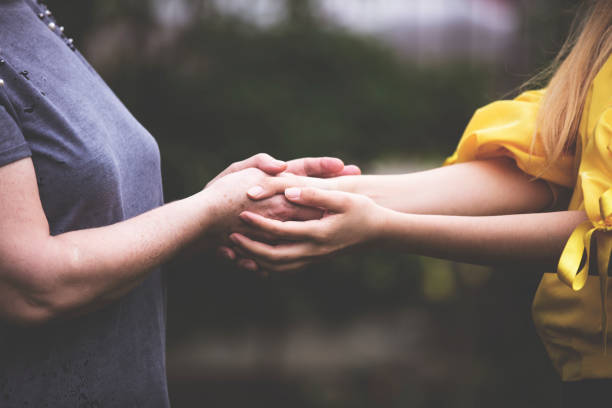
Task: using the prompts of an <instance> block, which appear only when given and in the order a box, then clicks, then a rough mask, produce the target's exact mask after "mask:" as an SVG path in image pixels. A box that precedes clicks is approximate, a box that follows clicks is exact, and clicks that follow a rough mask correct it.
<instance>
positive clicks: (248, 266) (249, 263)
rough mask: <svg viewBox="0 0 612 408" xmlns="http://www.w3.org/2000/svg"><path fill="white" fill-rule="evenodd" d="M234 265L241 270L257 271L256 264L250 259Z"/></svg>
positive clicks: (241, 260)
mask: <svg viewBox="0 0 612 408" xmlns="http://www.w3.org/2000/svg"><path fill="white" fill-rule="evenodd" d="M236 265H238V266H239V267H240V268H242V269H246V270H247V271H252V272H255V271H257V270H258V269H259V267H258V266H257V263H256V262H255V261H253V260H252V259H240V260H239V261H238V262H237V263H236Z"/></svg>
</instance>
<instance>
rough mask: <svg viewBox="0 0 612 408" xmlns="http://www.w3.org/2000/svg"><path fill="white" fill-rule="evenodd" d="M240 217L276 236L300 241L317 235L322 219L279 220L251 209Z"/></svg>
mask: <svg viewBox="0 0 612 408" xmlns="http://www.w3.org/2000/svg"><path fill="white" fill-rule="evenodd" d="M240 219H242V220H243V221H244V222H246V223H247V224H249V225H250V226H252V227H255V228H257V229H259V230H261V231H263V232H265V233H268V234H270V235H272V236H274V237H276V238H280V239H286V240H292V241H298V240H304V239H311V238H315V237H317V236H318V235H317V232H318V231H319V230H320V228H319V225H320V224H319V223H320V222H321V221H320V220H312V221H278V220H273V219H270V218H266V217H262V216H261V215H259V214H255V213H253V212H250V211H244V212H242V213H241V214H240Z"/></svg>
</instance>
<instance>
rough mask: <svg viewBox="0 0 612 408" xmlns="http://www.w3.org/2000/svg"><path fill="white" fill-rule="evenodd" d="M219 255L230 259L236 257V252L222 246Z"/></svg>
mask: <svg viewBox="0 0 612 408" xmlns="http://www.w3.org/2000/svg"><path fill="white" fill-rule="evenodd" d="M219 255H220V256H221V257H223V258H225V259H229V260H230V261H231V260H233V259H234V253H233V252H231V251H230V250H229V249H227V248H220V249H219Z"/></svg>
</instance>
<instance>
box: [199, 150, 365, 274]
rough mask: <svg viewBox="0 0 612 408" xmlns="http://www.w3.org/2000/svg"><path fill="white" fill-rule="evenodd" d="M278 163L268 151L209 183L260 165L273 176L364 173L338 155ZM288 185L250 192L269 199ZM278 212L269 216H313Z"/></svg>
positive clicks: (227, 251) (225, 251)
mask: <svg viewBox="0 0 612 408" xmlns="http://www.w3.org/2000/svg"><path fill="white" fill-rule="evenodd" d="M275 162H278V161H276V160H275V159H273V158H272V157H271V156H269V155H267V154H265V153H260V154H258V155H255V156H253V157H251V158H250V159H247V160H244V161H242V162H237V163H234V164H232V165H231V166H229V167H228V168H227V169H226V170H225V171H223V172H222V173H221V174H220V175H219V176H217V177H216V178H215V179H213V180H212V181H211V182H210V183H209V184H208V185H209V186H210V185H212V184H213V183H214V182H215V181H217V180H218V179H219V178H221V177H223V176H225V175H227V174H230V173H233V172H236V171H240V170H243V169H245V168H248V167H257V168H259V169H260V170H262V171H265V172H266V173H268V174H270V175H275V174H281V172H285V173H284V175H290V174H293V175H296V176H308V177H318V178H333V177H339V176H358V175H360V174H361V169H360V168H359V167H357V166H356V165H347V166H345V165H344V163H343V162H342V160H340V159H338V158H335V157H305V158H300V159H294V160H290V161H288V162H287V163H285V164H286V166H285V167H284V168H283V170H278V169H280V168H281V167H280V166H278V165H277V167H275ZM278 163H282V162H278ZM294 185H298V184H294ZM299 185H301V184H299ZM254 186H257V185H256V184H254ZM286 186H287V185H286V183H283V184H280V183H277V184H273V185H272V184H270V185H268V187H267V188H265V191H264V189H263V188H259V189H258V188H257V187H254V188H253V189H252V190H250V192H253V193H254V194H251V193H249V196H250V197H251V198H252V199H253V200H263V199H267V198H273V196H274V195H275V194H277V193H278V192H281V193H282V192H283V191H284V189H285V187H286ZM277 190H278V191H277ZM259 193H265V194H263V195H262V196H261V197H258V196H257V194H259ZM264 195H265V196H264ZM273 200H274V201H277V202H278V199H277V198H276V199H275V198H273ZM279 204H280V203H279ZM281 206H282V205H281ZM279 215H281V216H280V217H275V216H273V215H272V214H270V215H269V216H270V218H275V219H279V220H282V221H286V220H305V219H310V218H305V215H304V214H298V215H301V216H300V217H295V216H293V217H292V216H290V215H291V211H284V212H283V213H282V214H279ZM317 218H318V217H317ZM218 252H219V254H220V255H221V256H223V257H224V258H226V259H230V260H236V258H237V255H236V251H235V250H234V249H233V248H229V247H225V246H222V247H219V248H218ZM238 263H239V264H241V265H243V266H246V267H248V266H251V267H254V263H253V262H252V261H251V260H247V259H239V260H238ZM250 269H253V268H250Z"/></svg>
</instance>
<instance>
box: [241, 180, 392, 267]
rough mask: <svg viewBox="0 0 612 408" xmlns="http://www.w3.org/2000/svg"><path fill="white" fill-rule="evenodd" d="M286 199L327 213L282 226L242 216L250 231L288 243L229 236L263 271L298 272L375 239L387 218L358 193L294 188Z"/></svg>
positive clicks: (245, 213) (247, 215) (265, 220)
mask: <svg viewBox="0 0 612 408" xmlns="http://www.w3.org/2000/svg"><path fill="white" fill-rule="evenodd" d="M285 197H286V198H287V199H288V200H289V201H291V202H293V203H295V204H299V205H303V206H308V207H318V208H323V209H325V210H326V211H327V214H326V215H325V216H324V217H323V218H321V219H318V220H312V221H303V222H300V221H284V222H283V221H278V220H273V219H269V218H265V217H262V216H261V215H258V214H255V213H253V212H249V211H245V212H243V213H241V214H240V217H241V218H242V220H243V221H245V222H246V223H248V224H249V225H250V226H251V227H253V228H258V229H260V230H261V231H262V232H265V233H266V234H268V235H271V236H274V237H275V238H277V239H278V240H279V241H282V242H284V243H282V244H278V245H270V244H266V243H263V242H258V241H255V240H252V239H250V238H248V237H246V236H244V235H242V234H239V233H234V234H232V235H230V239H231V240H232V241H233V242H234V244H235V245H236V246H237V247H238V248H240V250H241V251H243V252H244V255H245V256H246V257H249V258H251V259H253V260H254V261H255V262H256V263H257V265H258V267H259V269H261V270H265V271H271V272H280V271H288V270H293V269H299V268H301V267H303V266H304V265H306V264H308V263H310V262H312V261H315V260H317V259H320V258H323V257H326V256H329V255H331V254H334V253H337V252H339V251H342V250H344V249H347V248H349V247H352V246H355V245H358V244H364V243H366V242H369V241H372V240H374V239H375V238H376V236H377V234H378V232H379V231H380V225H381V223H382V222H383V220H384V209H383V208H382V207H380V206H378V205H377V204H376V203H374V201H373V200H371V199H370V198H368V197H366V196H362V195H359V194H351V193H345V192H340V191H329V190H321V189H317V188H312V187H304V188H295V187H293V188H288V189H286V190H285ZM251 266H252V265H251ZM248 269H253V268H252V267H251V268H248Z"/></svg>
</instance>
